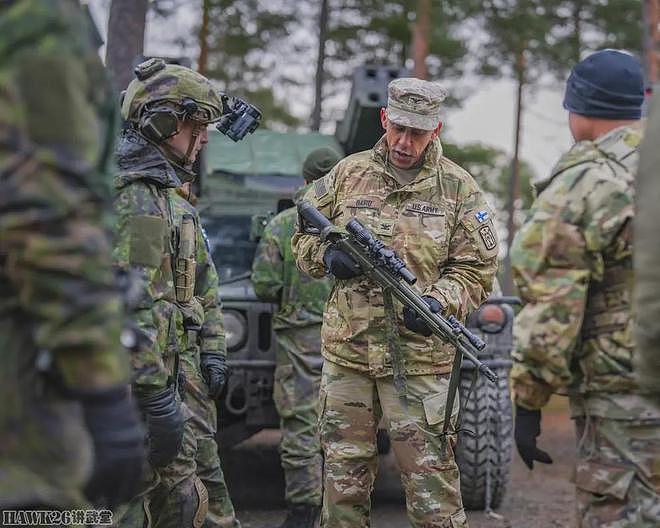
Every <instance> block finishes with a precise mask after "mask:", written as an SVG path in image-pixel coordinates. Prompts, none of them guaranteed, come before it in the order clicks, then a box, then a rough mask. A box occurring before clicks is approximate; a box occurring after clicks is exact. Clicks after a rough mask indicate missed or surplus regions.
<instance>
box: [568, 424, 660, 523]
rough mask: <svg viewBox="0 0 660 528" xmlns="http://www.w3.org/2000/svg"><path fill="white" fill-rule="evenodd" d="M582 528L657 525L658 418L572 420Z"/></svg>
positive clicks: (659, 478)
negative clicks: (574, 428)
mask: <svg viewBox="0 0 660 528" xmlns="http://www.w3.org/2000/svg"><path fill="white" fill-rule="evenodd" d="M575 425H576V431H577V438H578V455H577V465H576V479H575V480H576V488H577V509H578V512H577V517H578V526H579V527H581V528H587V527H593V526H598V527H599V528H624V527H626V528H647V527H648V528H651V527H657V526H660V421H658V420H614V419H610V418H600V417H593V416H591V417H588V418H584V417H581V418H576V419H575Z"/></svg>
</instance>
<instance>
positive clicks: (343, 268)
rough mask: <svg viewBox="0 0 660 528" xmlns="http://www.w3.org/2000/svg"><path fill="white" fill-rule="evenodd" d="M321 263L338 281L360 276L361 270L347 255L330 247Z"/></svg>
mask: <svg viewBox="0 0 660 528" xmlns="http://www.w3.org/2000/svg"><path fill="white" fill-rule="evenodd" d="M323 263H324V264H325V267H326V268H327V269H328V271H329V272H330V273H332V274H333V275H334V276H335V277H337V278H338V279H342V280H346V279H352V278H354V277H357V276H359V275H362V269H360V266H358V263H357V262H355V261H354V260H353V259H352V258H351V257H350V256H349V255H347V254H346V253H344V252H343V251H342V250H341V249H338V248H336V247H335V246H333V245H331V246H328V249H326V250H325V253H324V254H323Z"/></svg>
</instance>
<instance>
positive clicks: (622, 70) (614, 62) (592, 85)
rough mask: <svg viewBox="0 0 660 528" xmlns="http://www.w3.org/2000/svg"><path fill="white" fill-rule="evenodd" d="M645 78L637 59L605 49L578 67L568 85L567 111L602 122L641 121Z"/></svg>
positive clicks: (565, 102) (565, 100)
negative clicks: (601, 120) (611, 120)
mask: <svg viewBox="0 0 660 528" xmlns="http://www.w3.org/2000/svg"><path fill="white" fill-rule="evenodd" d="M643 102H644V75H643V72H642V65H641V64H640V62H639V59H637V57H634V56H633V55H631V54H629V53H627V52H625V51H619V50H613V49H606V50H602V51H598V52H596V53H594V54H592V55H589V56H588V57H587V58H586V59H584V60H582V61H580V62H579V63H578V64H576V65H575V67H574V68H573V70H572V71H571V75H570V77H569V78H568V81H567V82H566V93H565V95H564V108H565V109H566V110H568V111H569V112H573V113H575V114H580V115H584V116H587V117H597V118H600V119H613V120H619V119H621V120H625V119H639V118H640V117H641V115H642V103H643Z"/></svg>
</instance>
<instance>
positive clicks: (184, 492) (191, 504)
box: [117, 419, 208, 528]
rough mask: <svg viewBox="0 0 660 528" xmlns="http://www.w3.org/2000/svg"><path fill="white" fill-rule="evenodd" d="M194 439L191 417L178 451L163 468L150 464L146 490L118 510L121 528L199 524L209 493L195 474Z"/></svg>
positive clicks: (186, 527)
mask: <svg viewBox="0 0 660 528" xmlns="http://www.w3.org/2000/svg"><path fill="white" fill-rule="evenodd" d="M196 453H197V441H196V439H195V435H194V432H193V428H192V423H191V420H190V419H189V420H188V421H187V422H186V426H185V429H184V434H183V443H182V445H181V450H180V451H179V454H178V455H177V457H176V458H175V459H174V461H173V462H171V463H170V464H169V465H167V466H165V467H164V468H158V469H154V468H152V467H149V468H148V469H147V471H146V473H145V477H144V479H145V491H144V492H143V493H141V494H140V495H138V496H137V497H135V498H134V499H133V500H131V501H130V502H129V504H128V505H127V506H126V507H125V509H124V510H123V511H120V512H118V513H119V515H118V516H117V517H118V522H117V526H118V527H120V528H143V527H144V528H201V527H202V525H203V524H202V523H203V522H204V519H205V517H206V511H207V508H208V496H207V492H206V488H205V487H204V484H203V483H202V481H201V480H200V479H199V477H197V475H196V474H195V472H196V470H197V464H196V462H195V455H196Z"/></svg>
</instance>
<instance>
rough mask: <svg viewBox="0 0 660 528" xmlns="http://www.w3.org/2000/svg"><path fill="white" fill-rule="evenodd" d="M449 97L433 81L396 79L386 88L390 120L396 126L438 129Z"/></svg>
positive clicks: (407, 78) (406, 78)
mask: <svg viewBox="0 0 660 528" xmlns="http://www.w3.org/2000/svg"><path fill="white" fill-rule="evenodd" d="M446 97H447V92H445V91H444V90H443V89H442V88H441V87H440V86H439V85H438V84H436V83H434V82H430V81H424V80H422V79H417V78H415V77H403V78H401V79H394V80H393V81H391V82H390V84H389V85H388V86H387V110H386V112H387V118H388V119H389V120H390V121H392V122H393V123H396V124H397V125H402V126H407V127H412V128H419V129H421V130H435V128H436V127H437V126H438V124H439V123H440V110H441V108H442V101H444V100H445V98H446Z"/></svg>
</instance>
